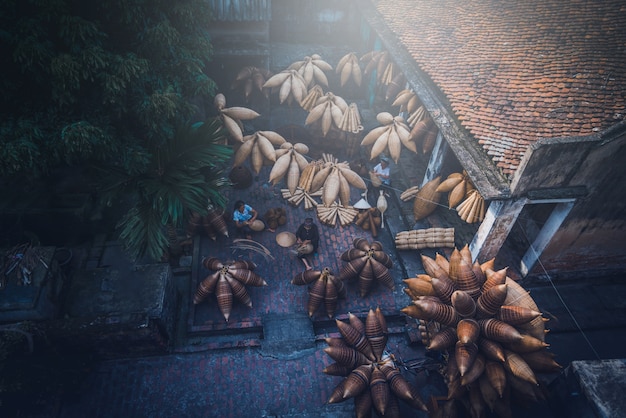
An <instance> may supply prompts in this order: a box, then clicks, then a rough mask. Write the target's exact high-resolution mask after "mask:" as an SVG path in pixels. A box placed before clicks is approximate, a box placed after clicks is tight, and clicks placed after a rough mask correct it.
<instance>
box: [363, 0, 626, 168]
mask: <svg viewBox="0 0 626 418" xmlns="http://www.w3.org/2000/svg"><path fill="white" fill-rule="evenodd" d="M375 5H376V8H377V10H378V12H379V13H380V15H381V16H382V18H383V19H384V21H385V22H386V24H387V26H388V27H389V29H390V30H391V31H392V32H393V33H394V34H395V35H396V36H397V38H398V39H399V40H400V42H402V43H403V45H404V46H405V47H406V48H407V50H408V51H409V53H410V54H411V55H412V56H413V58H414V59H415V62H416V63H417V65H418V66H419V67H420V68H421V69H422V70H423V71H424V72H426V73H427V74H428V75H429V76H430V78H431V79H432V81H433V82H434V83H435V84H437V85H438V86H439V88H440V89H441V91H442V92H443V94H445V95H446V97H447V99H448V101H449V102H450V104H451V106H452V109H453V110H454V112H455V113H456V116H457V117H458V119H459V121H460V122H461V124H462V125H463V126H465V128H466V129H468V130H469V132H470V133H471V134H472V135H473V136H474V138H475V139H476V141H477V142H478V143H479V144H481V145H482V146H483V148H484V149H485V151H486V152H487V153H488V154H489V155H492V158H493V160H494V161H496V162H497V165H498V166H499V167H501V169H502V171H503V172H504V173H505V174H512V173H514V171H515V169H516V168H517V167H518V166H519V163H520V161H521V158H522V156H523V154H524V152H525V150H526V148H527V147H528V146H529V145H530V144H532V143H533V142H535V141H537V140H538V139H541V138H554V137H563V136H581V135H591V134H593V133H594V132H597V131H601V130H604V129H607V128H608V127H610V126H611V125H613V124H615V123H617V122H619V121H620V120H621V119H623V118H624V114H625V113H626V110H625V109H624V105H625V103H626V31H625V30H623V28H624V27H626V5H624V4H623V1H621V0H604V1H600V2H597V1H592V0H571V1H568V2H563V1H562V0H543V1H542V2H541V3H537V2H518V1H513V0H510V1H504V2H503V1H500V0H476V1H471V2H467V1H462V0H439V1H431V0H378V1H376V2H375Z"/></svg>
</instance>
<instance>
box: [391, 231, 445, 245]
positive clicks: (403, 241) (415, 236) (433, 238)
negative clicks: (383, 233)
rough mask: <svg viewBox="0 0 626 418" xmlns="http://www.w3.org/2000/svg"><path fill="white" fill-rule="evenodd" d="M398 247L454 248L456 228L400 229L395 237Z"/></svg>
mask: <svg viewBox="0 0 626 418" xmlns="http://www.w3.org/2000/svg"><path fill="white" fill-rule="evenodd" d="M395 244H396V249H398V250H420V249H422V248H439V247H444V248H453V247H454V228H427V229H413V230H411V231H400V232H398V233H397V234H396V237H395Z"/></svg>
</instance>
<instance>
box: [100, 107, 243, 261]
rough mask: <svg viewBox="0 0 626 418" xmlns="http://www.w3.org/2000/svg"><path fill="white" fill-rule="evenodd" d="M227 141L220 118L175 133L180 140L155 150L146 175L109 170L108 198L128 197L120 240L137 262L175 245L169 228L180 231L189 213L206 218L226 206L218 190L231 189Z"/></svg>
mask: <svg viewBox="0 0 626 418" xmlns="http://www.w3.org/2000/svg"><path fill="white" fill-rule="evenodd" d="M225 139H226V135H225V132H224V130H223V128H222V124H221V122H220V121H219V119H217V118H215V119H212V120H209V121H207V122H206V123H198V124H195V125H194V126H190V127H184V128H180V129H178V130H177V135H176V136H175V137H172V138H171V139H170V140H168V141H167V142H166V143H165V144H163V145H161V146H159V147H156V148H155V149H154V150H153V152H152V155H153V156H154V158H152V159H151V160H150V163H149V164H148V165H147V166H146V169H145V170H143V171H137V172H133V173H129V172H127V171H124V170H119V169H118V170H107V172H106V173H105V177H106V184H108V186H109V187H108V188H107V189H106V190H105V191H106V194H105V195H104V197H105V198H107V199H113V198H114V196H115V195H118V194H124V195H129V196H132V197H133V199H134V202H133V208H132V209H130V210H129V211H128V213H127V214H126V215H125V216H124V218H123V219H122V220H121V221H120V223H119V225H118V226H119V228H120V230H121V232H120V238H121V240H122V242H123V243H124V244H125V246H126V249H127V250H128V252H129V254H130V255H131V256H132V257H133V258H135V259H136V258H140V257H142V256H144V255H147V256H148V257H150V258H152V259H155V260H159V259H161V258H162V257H163V256H164V255H165V254H167V253H168V248H171V247H172V245H173V244H175V243H173V242H171V241H170V240H168V236H167V232H168V231H167V228H169V229H170V231H171V230H173V229H176V228H178V227H180V226H182V225H183V224H184V223H185V222H186V219H187V216H188V215H189V214H190V212H197V213H200V214H204V213H206V211H207V206H208V205H212V206H220V207H224V205H225V203H226V201H225V198H224V196H223V195H222V194H221V193H220V190H221V189H222V188H223V187H224V186H226V185H227V180H226V179H225V177H224V175H223V173H222V171H221V167H220V165H221V163H223V162H225V161H227V160H228V159H229V158H230V156H231V154H232V150H231V149H230V148H229V147H227V146H225V145H220V143H223V142H224V141H225Z"/></svg>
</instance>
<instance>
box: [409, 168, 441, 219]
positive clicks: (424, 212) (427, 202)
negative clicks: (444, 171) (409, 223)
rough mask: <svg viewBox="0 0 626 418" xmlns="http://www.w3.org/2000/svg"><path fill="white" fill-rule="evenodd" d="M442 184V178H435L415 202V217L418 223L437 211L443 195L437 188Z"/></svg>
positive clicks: (416, 197)
mask: <svg viewBox="0 0 626 418" xmlns="http://www.w3.org/2000/svg"><path fill="white" fill-rule="evenodd" d="M439 183H441V176H439V177H436V178H434V179H433V180H431V181H429V182H428V183H426V184H425V185H424V187H422V188H421V189H420V190H419V192H418V193H417V195H415V199H414V200H413V217H414V218H415V220H416V221H419V220H420V219H424V218H425V217H427V216H428V215H430V214H431V213H433V212H434V211H435V209H437V205H438V204H439V199H440V198H441V193H439V192H437V187H438V186H439Z"/></svg>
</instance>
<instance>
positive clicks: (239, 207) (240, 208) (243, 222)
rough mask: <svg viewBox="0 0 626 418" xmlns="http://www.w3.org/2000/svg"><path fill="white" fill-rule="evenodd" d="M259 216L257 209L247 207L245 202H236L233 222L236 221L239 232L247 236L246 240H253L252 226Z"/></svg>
mask: <svg viewBox="0 0 626 418" xmlns="http://www.w3.org/2000/svg"><path fill="white" fill-rule="evenodd" d="M258 216H259V214H258V212H257V211H256V209H254V208H253V207H252V206H250V205H247V204H246V203H245V202H244V201H243V200H238V201H236V202H235V211H234V212H233V221H235V226H236V227H237V230H238V231H239V232H240V233H241V234H243V235H245V236H246V239H252V235H251V234H252V229H250V225H252V222H254V221H255V220H256V219H257V217H258Z"/></svg>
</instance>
